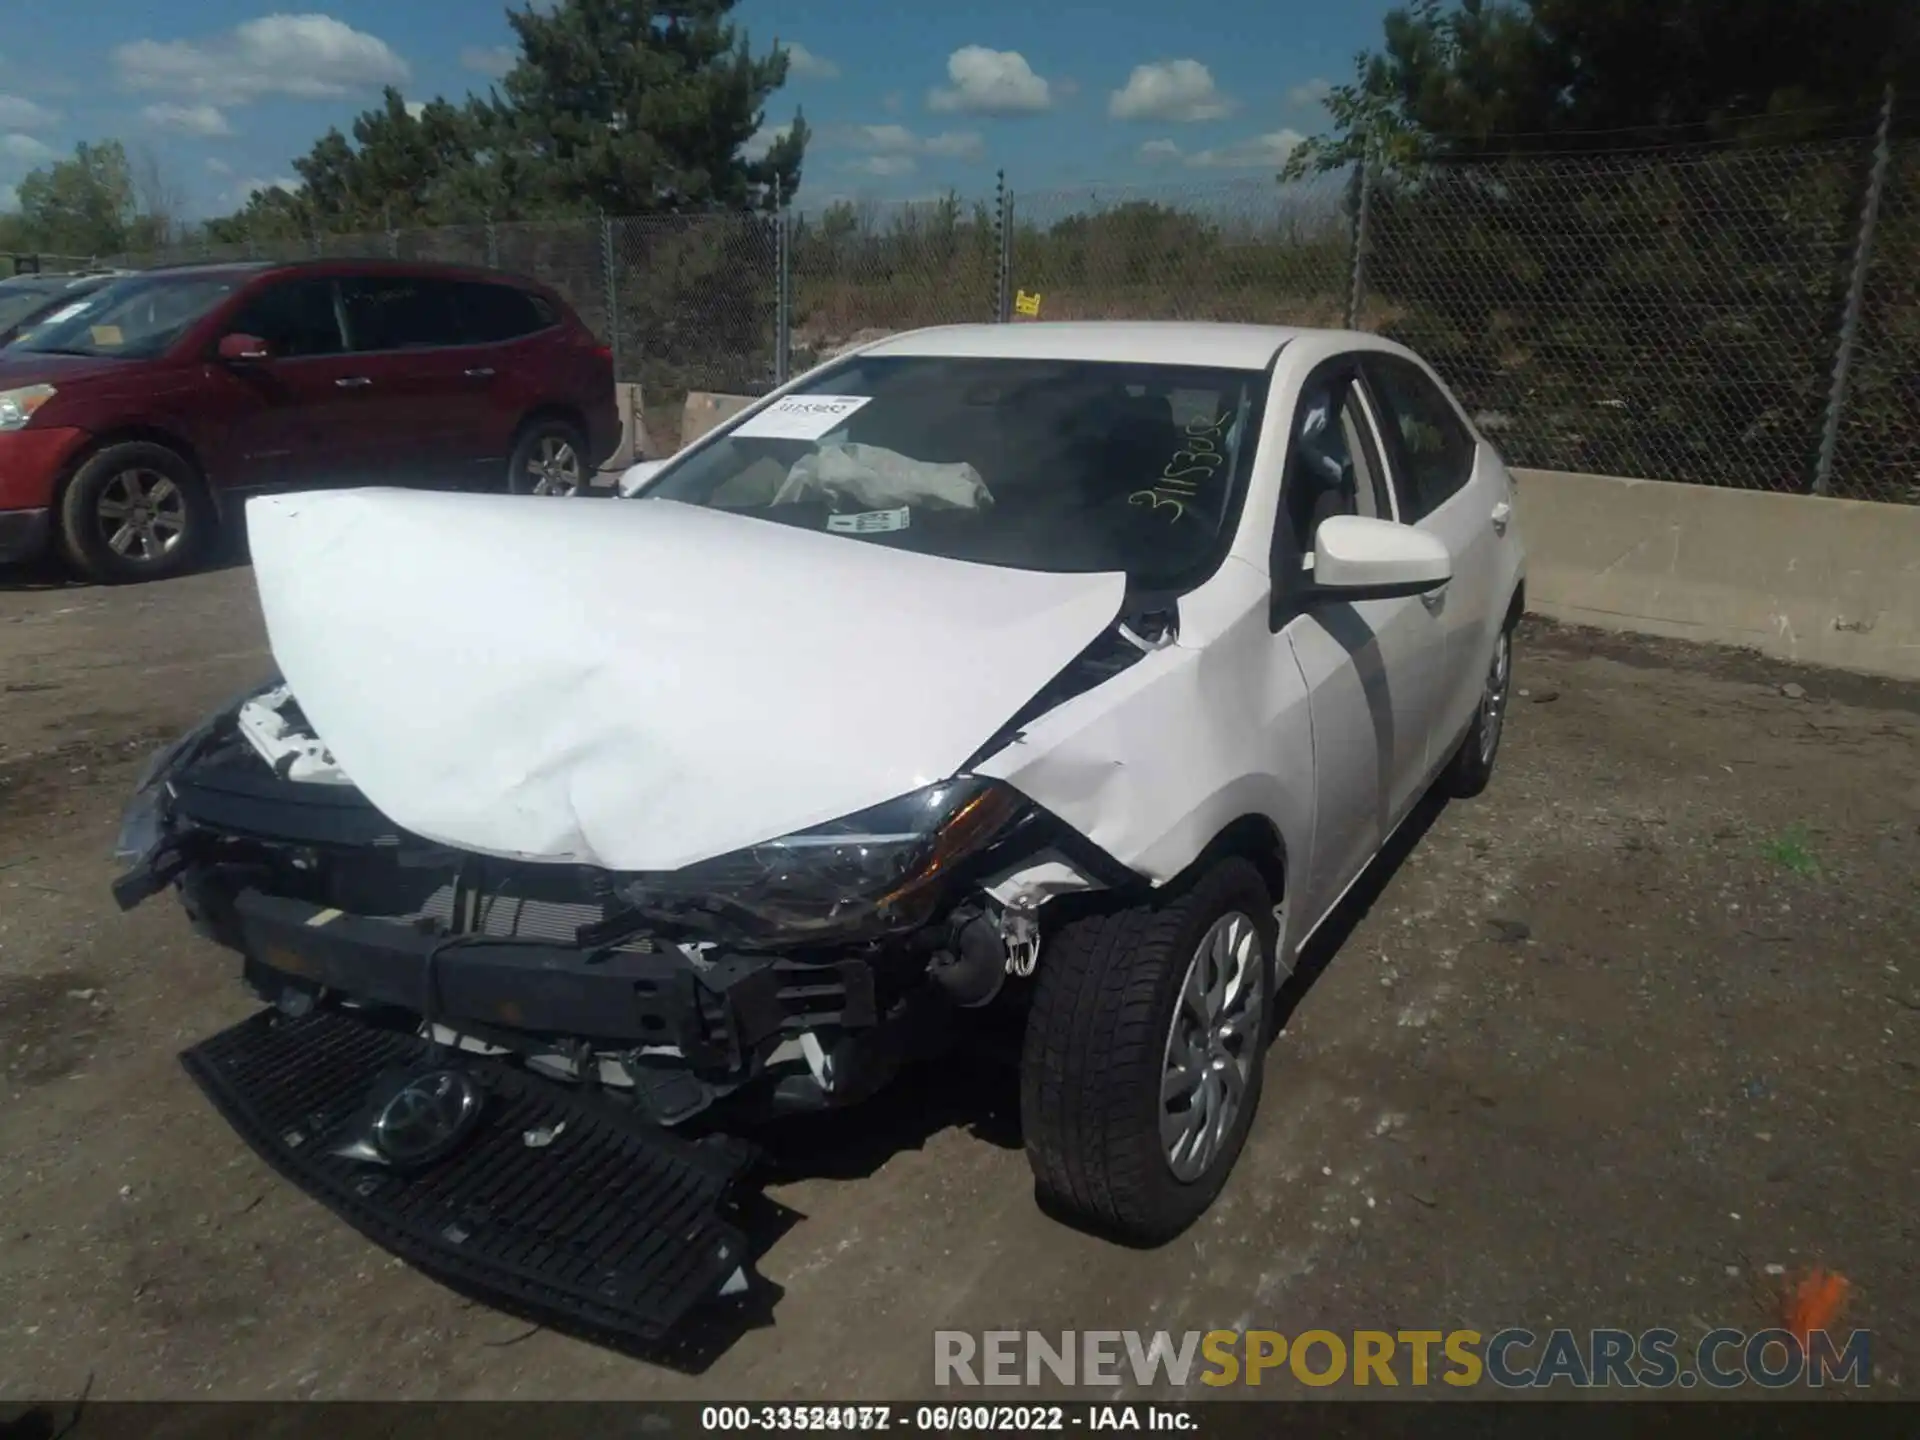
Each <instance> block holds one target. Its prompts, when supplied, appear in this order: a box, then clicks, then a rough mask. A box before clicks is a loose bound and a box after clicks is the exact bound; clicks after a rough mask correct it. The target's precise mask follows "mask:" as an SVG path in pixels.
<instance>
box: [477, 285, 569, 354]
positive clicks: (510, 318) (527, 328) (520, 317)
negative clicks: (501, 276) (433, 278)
mask: <svg viewBox="0 0 1920 1440" xmlns="http://www.w3.org/2000/svg"><path fill="white" fill-rule="evenodd" d="M455 290H456V292H457V302H456V303H457V304H458V305H459V307H460V328H461V331H462V333H463V334H464V335H465V336H466V338H467V340H468V341H469V342H470V343H473V344H479V345H489V344H493V343H495V342H497V341H501V340H516V339H518V338H519V337H520V336H522V335H531V334H533V332H534V331H536V330H544V329H546V327H547V326H549V325H551V324H553V309H552V307H551V306H549V305H547V304H546V303H544V302H543V301H541V300H540V297H538V296H536V295H533V294H531V293H530V292H528V291H525V290H522V289H519V288H518V287H517V286H513V285H493V284H488V283H487V282H485V281H478V280H463V281H461V282H460V283H459V284H458V285H457V286H456V287H455Z"/></svg>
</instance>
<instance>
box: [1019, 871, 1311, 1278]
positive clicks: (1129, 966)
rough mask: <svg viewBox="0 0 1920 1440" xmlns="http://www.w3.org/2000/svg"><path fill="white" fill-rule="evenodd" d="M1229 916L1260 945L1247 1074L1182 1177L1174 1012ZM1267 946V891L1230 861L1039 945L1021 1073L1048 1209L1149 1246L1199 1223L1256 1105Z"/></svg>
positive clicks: (1072, 924) (1027, 1125)
mask: <svg viewBox="0 0 1920 1440" xmlns="http://www.w3.org/2000/svg"><path fill="white" fill-rule="evenodd" d="M1234 915H1241V916H1244V917H1245V918H1246V920H1248V921H1249V922H1251V927H1252V930H1253V933H1254V936H1255V937H1256V945H1255V949H1256V950H1257V956H1256V957H1255V958H1254V960H1253V961H1252V962H1250V967H1251V972H1252V974H1251V977H1250V978H1251V983H1252V984H1253V985H1255V986H1257V987H1258V989H1257V991H1256V992H1254V1001H1255V1008H1254V1012H1253V1013H1252V1014H1251V1015H1250V1016H1249V1017H1248V1020H1249V1024H1248V1029H1247V1035H1246V1040H1245V1046H1246V1051H1245V1053H1246V1056H1247V1058H1248V1061H1249V1063H1248V1064H1247V1066H1246V1073H1245V1076H1244V1081H1243V1088H1242V1089H1241V1091H1240V1094H1239V1098H1238V1102H1237V1111H1235V1112H1234V1113H1233V1114H1232V1117H1231V1119H1230V1121H1229V1123H1228V1124H1227V1125H1226V1127H1225V1132H1224V1134H1223V1135H1221V1137H1220V1138H1219V1140H1218V1143H1217V1145H1216V1147H1215V1148H1214V1149H1213V1151H1212V1154H1211V1158H1210V1159H1209V1160H1208V1161H1207V1162H1206V1164H1205V1167H1204V1169H1202V1170H1201V1171H1200V1173H1198V1174H1197V1175H1193V1176H1191V1177H1189V1178H1182V1177H1181V1176H1179V1175H1176V1173H1175V1171H1174V1163H1173V1161H1172V1159H1171V1158H1170V1154H1171V1151H1170V1149H1169V1147H1168V1146H1167V1144H1166V1143H1165V1142H1164V1141H1163V1139H1162V1131H1161V1121H1162V1113H1163V1102H1162V1085H1163V1081H1164V1080H1165V1078H1166V1077H1167V1075H1168V1073H1169V1071H1168V1063H1169V1058H1170V1054H1171V1049H1170V1047H1171V1043H1172V1038H1173V1037H1172V1030H1173V1025H1174V1020H1175V1011H1176V1007H1178V1006H1179V1005H1180V1001H1181V992H1182V988H1183V986H1184V984H1185V982H1186V980H1187V975H1188V969H1189V967H1190V966H1191V965H1193V964H1195V963H1196V961H1197V956H1196V950H1197V947H1199V945H1200V944H1201V942H1202V940H1203V939H1205V938H1206V937H1208V936H1209V934H1210V933H1212V932H1213V930H1214V927H1215V924H1216V922H1219V923H1221V924H1228V923H1230V921H1229V917H1231V916H1234ZM1275 942H1276V934H1275V925H1274V919H1273V909H1272V901H1271V900H1270V899H1269V898H1268V895H1267V888H1266V885H1265V884H1264V882H1262V880H1261V878H1260V874H1259V871H1257V870H1256V869H1255V868H1254V867H1253V866H1252V865H1251V864H1249V863H1248V862H1247V861H1245V860H1242V859H1239V858H1236V857H1229V858H1227V859H1224V860H1222V861H1220V862H1219V863H1218V864H1216V865H1214V866H1213V867H1212V868H1211V869H1210V870H1208V871H1207V872H1206V873H1205V874H1204V875H1203V876H1201V877H1200V879H1199V880H1198V881H1197V882H1195V883H1194V884H1193V885H1191V886H1189V887H1187V888H1186V889H1184V890H1183V891H1182V892H1181V893H1180V894H1178V895H1176V896H1173V897H1171V898H1169V899H1167V900H1165V901H1163V902H1161V903H1159V904H1157V905H1137V906H1133V907H1131V908H1128V909H1124V910H1110V911H1106V912H1104V913H1098V914H1093V915H1088V916H1084V917H1081V918H1077V919H1074V920H1071V921H1069V922H1067V924H1065V925H1064V926H1063V927H1062V928H1061V929H1060V931H1059V933H1058V934H1056V935H1052V936H1049V937H1047V940H1046V942H1045V944H1044V947H1043V949H1042V951H1041V956H1040V966H1039V974H1038V977H1037V980H1036V982H1035V987H1034V995H1033V1004H1032V1008H1031V1010H1030V1011H1029V1013H1028V1017H1027V1034H1026V1045H1025V1049H1024V1053H1023V1054H1022V1057H1021V1067H1020V1115H1021V1121H1022V1125H1023V1128H1024V1130H1025V1134H1026V1147H1027V1160H1028V1162H1029V1163H1030V1164H1031V1165H1032V1167H1033V1175H1034V1181H1035V1184H1036V1187H1037V1189H1038V1191H1039V1194H1040V1198H1041V1201H1042V1203H1045V1204H1050V1205H1052V1206H1053V1207H1054V1208H1056V1209H1058V1210H1060V1211H1064V1212H1066V1213H1067V1214H1069V1215H1071V1216H1073V1217H1075V1218H1077V1219H1079V1220H1081V1221H1083V1222H1086V1223H1088V1224H1089V1225H1091V1226H1092V1227H1093V1228H1095V1229H1097V1230H1101V1231H1105V1232H1107V1233H1109V1234H1112V1235H1114V1236H1116V1237H1118V1238H1121V1239H1125V1240H1130V1241H1134V1242H1139V1243H1145V1244H1158V1243H1161V1242H1163V1241H1166V1240H1171V1239H1172V1238H1173V1237H1174V1236H1176V1235H1178V1234H1179V1233H1180V1232H1181V1231H1183V1230H1185V1229H1186V1228H1187V1227H1188V1226H1189V1225H1191V1224H1192V1223H1193V1222H1194V1221H1195V1220H1196V1219H1198V1218H1199V1217H1200V1215H1201V1214H1202V1213H1204V1212H1205V1210H1206V1209H1207V1207H1208V1206H1209V1205H1211V1204H1212V1203H1213V1201H1214V1197H1215V1196H1217V1195H1218V1194H1219V1193H1220V1187H1221V1186H1222V1185H1224V1184H1225V1183H1226V1179H1227V1176H1228V1174H1229V1173H1230V1172H1231V1171H1232V1169H1233V1165H1234V1161H1235V1160H1236V1159H1238V1158H1239V1155H1240V1150H1241V1147H1242V1146H1243V1145H1245V1143H1246V1138H1247V1131H1248V1130H1249V1128H1250V1127H1251V1126H1252V1123H1253V1117H1254V1113H1255V1111H1257V1110H1258V1108H1259V1104H1260V1089H1261V1071H1262V1068H1263V1062H1264V1059H1265V1053H1266V1042H1267V1035H1268V1029H1269V1025H1268V1020H1269V1012H1270V1011H1271V1008H1272V996H1273V980H1274V964H1273V956H1274V946H1275ZM1199 1068H1200V1069H1201V1070H1205V1069H1206V1068H1207V1066H1206V1065H1205V1064H1204V1063H1203V1064H1202V1065H1201V1066H1200V1067H1199ZM1198 1098H1199V1092H1198V1090H1196V1091H1195V1092H1194V1103H1195V1104H1197V1102H1198ZM1176 1123H1177V1122H1176Z"/></svg>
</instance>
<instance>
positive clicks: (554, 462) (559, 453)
mask: <svg viewBox="0 0 1920 1440" xmlns="http://www.w3.org/2000/svg"><path fill="white" fill-rule="evenodd" d="M527 473H528V474H529V475H531V476H532V477H533V492H532V493H533V494H535V495H578V494H579V493H580V454H579V452H578V451H577V450H575V449H574V448H573V442H572V441H570V440H567V439H565V438H564V437H562V436H559V435H543V436H542V437H541V438H540V443H539V445H538V446H536V447H535V449H534V452H533V454H532V455H530V456H529V457H528V458H527Z"/></svg>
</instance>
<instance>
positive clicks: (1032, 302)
mask: <svg viewBox="0 0 1920 1440" xmlns="http://www.w3.org/2000/svg"><path fill="white" fill-rule="evenodd" d="M1013 308H1014V310H1015V312H1016V313H1018V314H1021V315H1031V316H1034V317H1035V318H1036V319H1037V318H1038V317H1039V314H1040V292H1039V291H1038V290H1036V291H1034V292H1033V294H1031V295H1029V294H1028V293H1027V292H1026V291H1024V290H1022V291H1019V292H1018V293H1017V294H1015V295H1014V297H1013Z"/></svg>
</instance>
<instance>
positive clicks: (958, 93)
mask: <svg viewBox="0 0 1920 1440" xmlns="http://www.w3.org/2000/svg"><path fill="white" fill-rule="evenodd" d="M947 79H948V80H950V81H951V82H952V85H951V87H950V88H948V89H943V90H929V91H928V92H927V108H928V109H929V110H943V111H959V112H962V113H964V114H970V115H1033V114H1036V113H1038V112H1039V111H1042V110H1048V109H1051V108H1052V107H1053V90H1052V87H1051V86H1049V85H1048V84H1047V81H1046V78H1045V77H1044V76H1040V75H1036V74H1034V73H1033V67H1032V66H1031V65H1029V64H1027V60H1026V57H1025V56H1024V55H1022V54H1021V53H1020V52H1019V51H1018V50H989V49H988V48H987V47H986V46H984V45H963V46H961V47H960V49H958V50H956V51H954V52H953V53H952V54H951V55H949V56H948V57H947Z"/></svg>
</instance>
